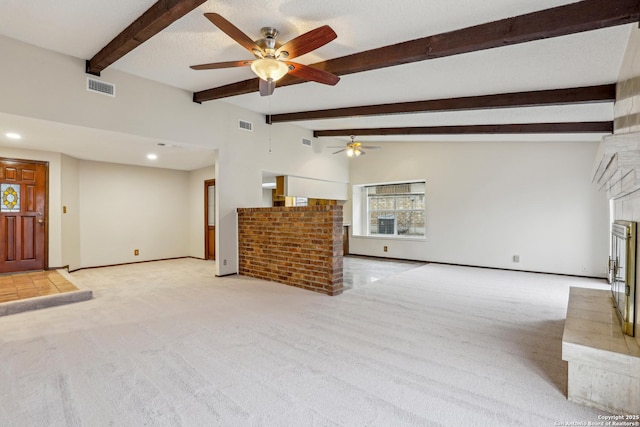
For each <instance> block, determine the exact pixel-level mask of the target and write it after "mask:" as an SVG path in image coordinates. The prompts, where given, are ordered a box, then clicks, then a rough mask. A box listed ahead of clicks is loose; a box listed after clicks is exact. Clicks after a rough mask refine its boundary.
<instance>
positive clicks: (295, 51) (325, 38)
mask: <svg viewBox="0 0 640 427" xmlns="http://www.w3.org/2000/svg"><path fill="white" fill-rule="evenodd" d="M336 37H338V35H337V34H336V32H335V31H333V29H332V28H331V27H330V26H328V25H323V26H322V27H319V28H316V29H315V30H311V31H309V32H306V33H304V34H302V35H299V36H298V37H296V38H295V39H293V40H289V41H288V42H286V43H285V44H283V45H282V46H280V48H278V50H277V51H276V58H277V57H278V55H280V54H281V53H282V52H288V53H289V55H288V56H287V57H286V58H287V59H293V58H295V57H296V56H301V55H304V54H305V53H309V52H311V51H312V50H316V49H318V48H319V47H322V46H324V45H325V44H327V43H329V42H330V41H331V40H334V39H335V38H336Z"/></svg>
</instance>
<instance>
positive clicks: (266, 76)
mask: <svg viewBox="0 0 640 427" xmlns="http://www.w3.org/2000/svg"><path fill="white" fill-rule="evenodd" d="M204 16H205V17H206V18H207V19H208V20H209V21H211V23H213V25H215V26H216V27H218V28H219V29H220V30H222V31H223V32H224V33H225V34H226V35H228V36H229V37H231V38H232V39H233V40H235V41H236V42H238V43H239V44H240V45H241V46H242V47H244V48H245V49H247V50H248V51H249V52H251V53H252V54H253V55H254V56H255V59H249V60H245V61H228V62H214V63H211V64H201V65H192V66H191V67H190V68H192V69H194V70H215V69H218V68H232V67H244V66H247V65H250V66H251V70H253V72H254V73H256V75H257V76H258V77H259V78H260V95H262V96H268V95H271V94H272V93H273V91H274V90H275V88H276V81H278V80H279V79H281V78H282V77H284V76H285V75H286V74H288V73H291V74H292V75H294V76H296V77H299V78H301V79H305V80H310V81H314V82H318V83H323V84H326V85H332V86H333V85H335V84H336V83H338V81H339V80H340V77H338V76H336V75H334V74H331V73H329V72H327V71H323V70H320V69H318V68H313V67H309V66H307V65H302V64H298V63H297V62H292V61H289V59H292V58H295V57H297V56H301V55H304V54H305V53H309V52H311V51H312V50H316V49H318V48H319V47H322V46H324V45H325V44H327V43H329V42H330V41H331V40H333V39H335V38H336V37H337V35H336V33H335V31H333V30H332V29H331V27H329V26H328V25H323V26H322V27H318V28H316V29H315V30H311V31H309V32H307V33H304V34H302V35H300V36H298V37H296V38H294V39H293V40H289V41H288V42H286V43H285V44H280V43H278V42H276V37H277V36H278V30H277V29H275V28H273V27H264V28H262V30H261V32H262V38H261V39H258V40H256V41H253V40H251V38H249V36H247V35H246V34H245V33H243V32H242V31H241V30H240V29H239V28H237V27H236V26H235V25H233V24H232V23H231V22H229V21H227V20H226V19H225V18H223V17H222V16H220V15H219V14H217V13H205V14H204Z"/></svg>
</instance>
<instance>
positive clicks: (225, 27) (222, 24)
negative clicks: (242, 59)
mask: <svg viewBox="0 0 640 427" xmlns="http://www.w3.org/2000/svg"><path fill="white" fill-rule="evenodd" d="M204 16H205V17H206V18H207V19H208V20H209V21H211V23H212V24H213V25H215V26H216V27H218V28H220V29H221V30H222V32H224V33H225V34H226V35H228V36H229V37H231V38H232V39H233V40H235V41H236V42H237V43H239V44H240V45H241V46H242V47H244V48H245V49H247V50H248V51H249V52H251V53H253V51H254V50H258V51H259V52H262V49H261V48H260V46H258V45H257V44H256V42H254V41H253V40H251V38H250V37H249V36H248V35H246V34H245V33H243V32H242V30H240V29H239V28H238V27H236V26H235V25H233V24H232V23H231V22H229V21H227V20H226V19H224V18H223V17H222V16H220V15H218V14H217V13H205V14H204ZM263 53H264V52H263Z"/></svg>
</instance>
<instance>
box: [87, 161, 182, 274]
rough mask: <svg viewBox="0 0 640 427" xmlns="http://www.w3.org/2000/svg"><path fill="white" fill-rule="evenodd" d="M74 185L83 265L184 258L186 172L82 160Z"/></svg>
mask: <svg viewBox="0 0 640 427" xmlns="http://www.w3.org/2000/svg"><path fill="white" fill-rule="evenodd" d="M79 182H80V186H79V200H80V213H81V220H80V245H81V248H82V256H81V264H82V267H93V266H100V265H110V264H122V263H129V262H136V261H145V260H155V259H164V258H175V257H183V256H185V255H186V254H188V252H189V221H188V219H189V216H190V215H189V212H190V205H189V202H190V195H189V173H188V172H185V171H175V170H168V169H158V168H145V167H138V166H128V165H117V164H112V163H101V162H90V161H81V162H80V167H79ZM134 249H139V250H140V255H139V256H134Z"/></svg>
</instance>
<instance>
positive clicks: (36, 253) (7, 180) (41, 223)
mask: <svg viewBox="0 0 640 427" xmlns="http://www.w3.org/2000/svg"><path fill="white" fill-rule="evenodd" d="M47 172H48V164H47V163H45V162H30V161H27V160H12V159H0V273H9V272H15V271H28V270H42V269H44V268H45V267H46V241H47V221H46V219H47V175H48V173H47Z"/></svg>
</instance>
